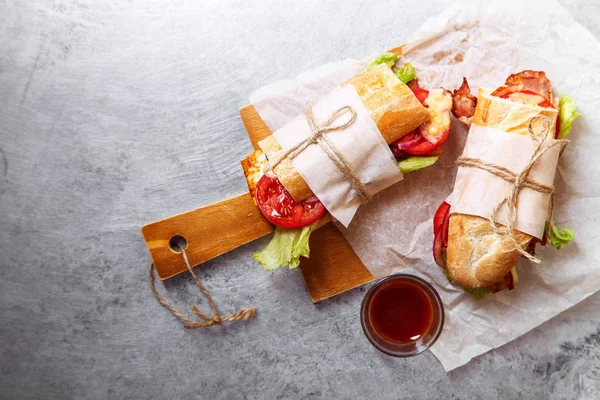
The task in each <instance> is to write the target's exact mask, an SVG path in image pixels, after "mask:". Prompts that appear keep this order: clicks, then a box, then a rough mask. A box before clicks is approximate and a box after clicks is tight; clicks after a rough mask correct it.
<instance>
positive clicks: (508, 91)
mask: <svg viewBox="0 0 600 400" xmlns="http://www.w3.org/2000/svg"><path fill="white" fill-rule="evenodd" d="M515 89H518V86H516V85H514V86H507V87H503V88H499V89H496V90H495V91H494V92H493V93H492V96H496V97H500V98H502V99H508V98H510V97H511V96H512V95H513V94H516V93H521V94H524V95H528V96H532V97H533V96H535V97H538V98H539V103H538V104H537V106H538V107H544V108H554V105H553V104H552V103H550V101H549V100H548V99H547V98H545V97H544V96H542V95H541V94H539V93H537V92H534V91H533V90H528V89H524V90H515Z"/></svg>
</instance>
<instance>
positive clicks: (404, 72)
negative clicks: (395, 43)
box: [396, 63, 417, 83]
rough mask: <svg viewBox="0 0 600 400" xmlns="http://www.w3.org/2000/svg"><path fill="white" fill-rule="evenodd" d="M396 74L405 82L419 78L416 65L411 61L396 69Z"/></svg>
mask: <svg viewBox="0 0 600 400" xmlns="http://www.w3.org/2000/svg"><path fill="white" fill-rule="evenodd" d="M396 76H397V77H398V79H400V80H401V81H402V82H404V83H408V82H410V81H412V80H413V79H417V74H416V73H415V67H413V65H412V64H411V63H406V64H404V67H403V68H401V69H399V70H398V71H396Z"/></svg>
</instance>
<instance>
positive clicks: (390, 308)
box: [369, 281, 433, 342]
mask: <svg viewBox="0 0 600 400" xmlns="http://www.w3.org/2000/svg"><path fill="white" fill-rule="evenodd" d="M369 314H370V315H371V324H373V328H374V329H375V330H376V331H377V332H378V333H379V334H380V335H381V336H383V337H384V338H386V339H388V340H390V341H392V342H409V341H411V340H417V339H419V338H420V337H421V336H423V335H424V334H425V333H426V332H427V331H428V330H429V327H430V326H431V322H432V320H433V307H432V305H431V301H430V300H429V297H428V296H427V293H425V292H424V291H423V289H421V288H420V287H418V286H417V285H415V284H414V283H412V282H406V281H397V282H390V283H389V284H388V285H385V286H383V287H382V288H381V289H380V290H379V291H377V292H376V293H375V294H374V295H373V299H372V300H371V306H370V307H369Z"/></svg>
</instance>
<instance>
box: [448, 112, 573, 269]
mask: <svg viewBox="0 0 600 400" xmlns="http://www.w3.org/2000/svg"><path fill="white" fill-rule="evenodd" d="M538 119H539V120H540V121H542V130H541V131H540V132H539V133H541V135H539V134H538V133H537V132H535V131H534V127H533V124H534V121H536V120H538ZM527 129H528V131H529V133H530V134H531V135H532V137H533V140H534V142H535V144H536V146H535V148H534V151H533V154H532V155H531V159H530V160H529V162H528V163H527V165H526V166H525V167H524V168H523V169H522V170H521V172H519V173H515V172H513V171H511V170H509V169H508V168H504V167H502V166H500V165H495V164H492V163H489V162H487V161H483V160H481V159H479V158H471V157H464V156H461V157H459V158H458V159H457V160H456V164H457V165H458V166H460V167H467V168H479V169H482V170H484V171H487V172H489V173H491V174H493V175H495V176H497V177H499V178H502V179H504V180H505V181H507V182H509V183H512V184H513V187H512V188H511V190H510V191H509V192H508V194H507V195H506V196H505V197H504V199H502V200H501V201H499V202H498V204H496V206H495V207H494V209H493V210H492V212H491V214H490V216H489V218H488V219H489V221H490V225H491V226H492V229H493V231H494V233H496V234H498V235H508V236H509V238H510V240H511V241H512V243H513V244H514V246H515V248H516V249H517V250H518V251H519V252H520V253H521V254H522V255H523V256H525V257H526V258H527V259H529V260H530V261H532V262H534V263H540V262H541V260H540V259H538V258H536V257H535V256H533V255H531V254H530V253H529V252H528V251H527V249H525V248H523V247H522V246H521V244H520V243H519V242H518V240H517V239H516V237H515V224H516V221H517V215H518V209H519V193H520V192H521V190H522V189H523V188H528V189H532V190H535V191H536V192H539V193H545V194H549V195H550V207H549V214H548V224H547V227H546V229H547V230H550V228H551V227H552V224H553V219H554V196H555V189H554V186H550V185H544V184H541V183H539V182H536V181H534V180H532V179H529V173H530V172H531V169H532V168H533V166H534V165H535V163H536V162H537V161H538V160H539V159H540V157H542V156H543V155H544V154H545V153H546V152H547V151H549V150H550V149H552V148H553V147H555V146H561V153H562V151H563V150H564V148H565V147H566V145H567V144H568V143H569V141H568V140H565V139H562V140H556V141H554V142H553V143H552V144H550V145H548V146H546V145H545V143H546V139H547V138H548V135H549V134H550V120H549V119H548V118H547V117H546V116H543V115H538V116H535V117H533V118H531V119H530V120H529V125H528V128H527ZM504 206H506V216H507V218H506V219H507V220H506V226H505V227H503V226H500V225H499V223H498V222H497V221H496V216H497V215H498V213H499V212H500V210H501V209H502V207H504ZM546 234H549V232H546Z"/></svg>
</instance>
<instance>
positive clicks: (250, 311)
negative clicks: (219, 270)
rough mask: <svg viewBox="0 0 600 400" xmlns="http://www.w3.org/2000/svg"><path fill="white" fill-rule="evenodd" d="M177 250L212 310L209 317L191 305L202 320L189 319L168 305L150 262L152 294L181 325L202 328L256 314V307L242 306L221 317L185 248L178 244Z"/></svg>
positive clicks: (240, 319)
mask: <svg viewBox="0 0 600 400" xmlns="http://www.w3.org/2000/svg"><path fill="white" fill-rule="evenodd" d="M179 250H180V251H181V254H182V256H183V262H184V263H185V266H186V267H187V269H188V271H189V272H190V274H192V277H193V278H194V280H195V281H196V284H197V285H198V287H199V288H200V290H201V291H202V293H204V295H205V296H206V298H207V299H208V302H209V303H210V306H211V308H212V310H213V316H212V317H209V316H207V315H206V314H204V313H202V312H201V311H200V310H199V309H198V307H196V306H192V312H193V313H194V314H195V315H196V316H198V318H200V319H201V320H202V321H192V320H191V319H189V318H188V317H186V316H185V315H183V314H182V313H180V312H179V311H177V310H176V309H175V307H173V306H172V305H170V304H169V303H168V302H167V301H166V300H165V299H164V298H163V297H162V296H161V295H160V294H159V293H158V290H157V289H156V285H155V283H154V269H155V266H154V263H150V271H149V274H150V289H152V292H153V293H154V296H155V297H156V299H157V300H158V301H159V303H160V304H162V305H163V306H164V307H165V308H166V309H167V310H169V311H171V314H173V315H174V316H176V317H177V318H179V320H181V321H182V322H183V323H184V325H183V326H184V327H185V328H186V329H197V328H204V327H206V326H211V325H220V324H222V323H223V322H233V321H245V320H247V319H250V318H252V317H254V316H255V315H256V308H244V309H241V310H240V311H238V312H235V313H233V314H231V315H229V316H227V317H225V318H223V317H221V314H220V313H219V310H218V309H217V305H216V304H215V301H214V299H213V297H212V296H211V294H210V293H209V292H208V290H206V287H205V286H204V285H203V284H202V282H201V281H200V279H199V278H198V276H197V275H196V274H195V273H194V270H193V269H192V266H191V265H190V262H189V260H188V257H187V254H186V252H185V249H184V248H183V247H182V246H179Z"/></svg>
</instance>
